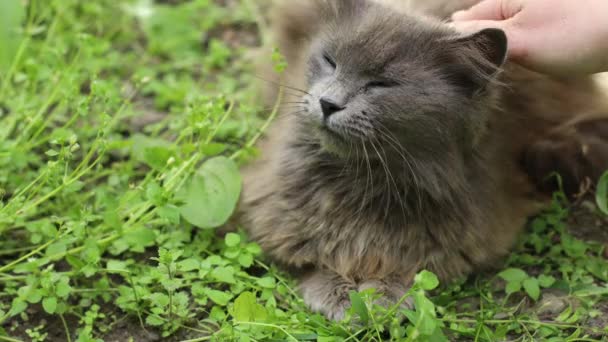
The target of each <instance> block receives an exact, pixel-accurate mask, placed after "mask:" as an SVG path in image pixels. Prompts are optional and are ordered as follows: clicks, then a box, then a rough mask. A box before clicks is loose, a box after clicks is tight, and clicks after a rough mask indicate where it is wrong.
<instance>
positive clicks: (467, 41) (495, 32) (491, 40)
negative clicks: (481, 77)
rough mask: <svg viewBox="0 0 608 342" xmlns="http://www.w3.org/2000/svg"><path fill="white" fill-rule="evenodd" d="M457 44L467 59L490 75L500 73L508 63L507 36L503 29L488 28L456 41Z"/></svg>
mask: <svg viewBox="0 0 608 342" xmlns="http://www.w3.org/2000/svg"><path fill="white" fill-rule="evenodd" d="M456 44H457V45H460V46H461V47H462V49H463V52H464V53H465V56H466V57H465V58H469V59H472V62H474V63H476V64H479V66H480V67H482V68H484V69H485V70H484V71H486V72H488V74H489V75H491V74H493V73H494V72H495V71H498V70H499V69H500V68H501V67H502V66H503V65H504V64H505V62H506V61H507V47H508V41H507V35H506V34H505V32H504V31H503V30H501V29H497V28H487V29H484V30H481V31H479V32H477V33H474V34H472V35H470V36H467V37H463V38H458V39H456ZM479 57H481V58H482V59H481V60H480V59H479Z"/></svg>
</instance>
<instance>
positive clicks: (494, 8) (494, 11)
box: [452, 0, 523, 21]
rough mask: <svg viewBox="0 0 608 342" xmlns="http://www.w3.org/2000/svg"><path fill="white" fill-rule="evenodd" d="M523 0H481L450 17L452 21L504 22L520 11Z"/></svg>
mask: <svg viewBox="0 0 608 342" xmlns="http://www.w3.org/2000/svg"><path fill="white" fill-rule="evenodd" d="M522 6H523V0H483V1H482V2H480V3H478V4H477V5H475V6H473V7H471V8H469V9H468V10H465V11H458V12H456V13H454V14H453V15H452V20H454V21H465V20H505V19H509V18H512V17H513V16H515V14H517V13H518V12H519V11H521V9H522Z"/></svg>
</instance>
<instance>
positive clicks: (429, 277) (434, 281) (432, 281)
mask: <svg viewBox="0 0 608 342" xmlns="http://www.w3.org/2000/svg"><path fill="white" fill-rule="evenodd" d="M414 282H415V283H416V284H418V285H419V286H420V287H421V288H422V289H423V290H427V291H429V290H433V289H435V288H437V286H439V279H438V278H437V276H436V275H435V274H433V273H431V272H429V271H426V270H423V271H422V272H420V273H418V274H417V275H416V277H415V278H414Z"/></svg>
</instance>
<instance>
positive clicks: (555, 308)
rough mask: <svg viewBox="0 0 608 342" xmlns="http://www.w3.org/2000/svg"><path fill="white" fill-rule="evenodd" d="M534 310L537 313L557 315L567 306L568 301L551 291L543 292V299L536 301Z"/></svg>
mask: <svg viewBox="0 0 608 342" xmlns="http://www.w3.org/2000/svg"><path fill="white" fill-rule="evenodd" d="M537 307H538V308H537V310H536V312H537V313H538V314H539V315H543V314H544V315H552V316H553V315H559V314H560V313H562V311H564V310H565V309H566V308H567V307H568V302H567V301H566V300H564V299H563V298H560V297H558V296H556V295H554V294H551V293H545V294H543V299H542V300H541V301H540V303H538V306H537Z"/></svg>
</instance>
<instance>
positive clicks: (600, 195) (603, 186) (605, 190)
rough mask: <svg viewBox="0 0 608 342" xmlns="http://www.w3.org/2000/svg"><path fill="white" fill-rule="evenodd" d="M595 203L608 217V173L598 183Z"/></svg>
mask: <svg viewBox="0 0 608 342" xmlns="http://www.w3.org/2000/svg"><path fill="white" fill-rule="evenodd" d="M595 201H596V202H597V206H598V208H599V209H600V211H601V212H602V213H604V214H606V215H608V171H606V173H604V174H603V175H602V177H601V178H600V180H599V181H598V183H597V191H596V192H595Z"/></svg>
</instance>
